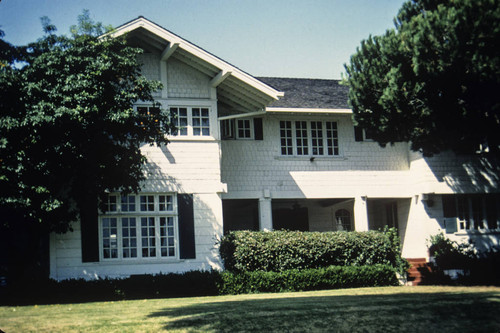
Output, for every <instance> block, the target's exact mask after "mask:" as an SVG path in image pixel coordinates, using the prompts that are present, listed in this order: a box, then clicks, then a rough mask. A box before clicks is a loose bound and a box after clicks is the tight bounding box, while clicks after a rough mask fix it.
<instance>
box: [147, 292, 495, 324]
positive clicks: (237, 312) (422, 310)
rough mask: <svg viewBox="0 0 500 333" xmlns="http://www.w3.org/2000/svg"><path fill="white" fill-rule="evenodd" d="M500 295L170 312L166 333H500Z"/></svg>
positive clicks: (330, 300)
mask: <svg viewBox="0 0 500 333" xmlns="http://www.w3.org/2000/svg"><path fill="white" fill-rule="evenodd" d="M498 313H500V294H499V293H498V292H484V293H463V292H462V293H452V292H439V293H418V292H416V293H407V294H397V295H353V296H324V297H306V296H304V297H302V296H299V297H283V298H278V299H252V300H244V301H223V300H222V301H221V302H210V303H199V304H195V305H191V306H185V307H177V308H175V307H174V308H168V309H165V310H164V311H160V312H155V313H151V314H150V315H149V317H164V318H165V320H166V322H167V323H166V325H165V329H167V330H174V329H178V330H182V329H187V330H193V331H227V332H238V331H255V332H258V331H273V332H275V331H286V332H290V331H296V332H303V331H329V332H332V331H334V332H339V331H340V332H344V331H345V332H388V331H389V332H391V331H404V330H407V331H409V332H429V331H431V330H437V331H439V332H457V331H459V332H470V331H474V332H478V331H479V332H483V331H484V332H499V331H500V317H499V316H498Z"/></svg>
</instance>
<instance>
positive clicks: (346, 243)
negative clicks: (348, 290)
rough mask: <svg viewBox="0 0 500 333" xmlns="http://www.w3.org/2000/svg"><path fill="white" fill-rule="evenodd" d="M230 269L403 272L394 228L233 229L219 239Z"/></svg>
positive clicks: (248, 270) (221, 251) (224, 260)
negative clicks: (378, 267)
mask: <svg viewBox="0 0 500 333" xmlns="http://www.w3.org/2000/svg"><path fill="white" fill-rule="evenodd" d="M220 254H221V257H222V260H223V262H224V267H225V269H226V270H228V271H231V272H253V271H266V272H283V271H286V270H290V269H299V270H301V269H311V268H321V267H329V266H366V265H368V266H370V265H376V264H381V265H389V266H391V267H393V268H395V269H396V271H397V272H398V273H404V272H405V271H406V270H407V269H408V267H409V265H408V262H407V261H406V260H405V259H403V258H402V257H401V246H400V240H399V237H398V236H397V231H396V230H395V229H387V230H385V231H383V232H382V231H367V232H346V231H338V232H300V231H267V232H266V231H233V232H230V233H228V234H227V235H225V236H224V237H223V238H222V239H221V242H220Z"/></svg>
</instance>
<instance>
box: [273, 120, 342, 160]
mask: <svg viewBox="0 0 500 333" xmlns="http://www.w3.org/2000/svg"><path fill="white" fill-rule="evenodd" d="M280 143H281V155H300V156H304V155H314V156H325V155H329V156H336V155H339V154H340V151H339V140H338V129H337V122H334V121H294V122H292V121H280Z"/></svg>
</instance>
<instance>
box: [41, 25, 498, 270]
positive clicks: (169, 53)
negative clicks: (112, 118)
mask: <svg viewBox="0 0 500 333" xmlns="http://www.w3.org/2000/svg"><path fill="white" fill-rule="evenodd" d="M125 33H127V36H128V37H127V38H128V40H129V42H130V44H132V45H135V46H139V47H141V48H143V49H144V51H145V52H144V54H143V55H141V56H140V61H141V62H142V64H143V74H144V75H145V76H146V77H148V78H150V79H155V80H161V81H162V82H163V84H164V88H163V90H161V91H158V92H157V93H156V95H155V98H156V99H157V101H158V102H160V103H161V105H162V107H163V108H164V109H167V110H169V111H170V113H171V114H172V115H175V121H176V125H177V126H178V130H177V132H176V133H173V135H172V136H171V137H170V138H169V139H170V143H169V144H168V145H167V146H162V147H155V146H148V145H146V146H144V147H143V148H142V149H143V152H144V154H145V155H146V156H147V159H148V164H147V166H146V167H145V172H146V173H147V180H146V181H145V182H144V184H143V189H142V192H141V193H138V194H134V195H127V196H122V195H120V193H111V194H110V195H109V197H108V202H107V203H106V211H105V212H102V213H101V214H100V215H99V220H98V221H97V222H96V225H95V226H90V227H89V226H87V227H86V230H82V228H81V227H80V225H79V223H75V224H74V226H73V227H74V231H73V232H69V233H66V234H62V235H57V234H52V235H51V239H50V275H51V277H52V278H55V279H66V278H78V277H83V278H96V277H105V276H108V277H121V276H129V275H132V274H148V273H152V274H154V273H160V272H163V273H167V272H182V271H188V270H193V269H212V268H214V269H221V268H222V263H221V260H220V257H219V254H218V249H217V241H218V239H220V237H221V236H222V234H223V233H224V232H225V231H229V230H238V229H251V230H272V229H281V228H284V229H292V230H303V231H336V230H345V231H352V230H357V231H365V230H376V229H379V228H382V227H384V226H386V225H387V226H393V227H397V228H398V230H399V235H400V236H401V239H402V243H403V256H404V257H406V258H426V257H427V256H428V254H427V244H426V240H427V239H428V238H429V237H430V235H434V234H437V233H439V232H443V233H446V234H447V235H449V236H450V237H452V238H454V239H469V238H471V239H474V240H475V241H476V242H477V244H478V246H479V247H481V248H490V247H492V246H498V245H499V232H500V195H499V185H500V180H499V175H500V172H499V171H500V169H499V167H498V165H497V164H494V163H492V162H491V160H488V159H486V158H481V157H478V156H473V157H471V156H456V155H454V154H452V153H444V154H441V155H439V156H435V157H433V158H423V157H422V156H421V155H420V154H419V153H415V152H411V151H410V149H409V145H408V144H407V143H396V144H395V145H393V146H388V147H386V148H381V147H380V146H379V145H378V144H377V143H376V142H373V141H372V140H370V136H369V133H367V132H365V131H364V130H362V129H359V128H356V127H355V126H354V125H353V122H352V111H351V110H350V109H349V107H348V104H347V92H348V91H347V89H348V88H347V87H346V86H342V85H340V84H339V82H338V81H336V80H316V79H290V78H270V77H262V78H256V77H253V76H251V75H249V74H247V73H245V72H243V71H242V70H240V69H238V68H237V67H235V66H233V65H231V64H229V63H227V62H225V61H224V60H222V59H220V58H218V57H216V56H214V55H212V54H210V53H208V52H207V51H205V50H203V49H201V48H199V47H197V46H196V45H194V44H192V43H190V42H188V41H186V40H184V39H182V38H181V37H179V36H177V35H175V34H173V33H171V32H170V31H168V30H166V29H164V28H162V27H160V26H158V25H157V24H155V23H153V22H151V21H148V20H147V19H145V18H143V17H139V18H137V19H135V20H133V21H131V22H128V23H126V24H124V25H122V26H120V27H118V28H117V29H116V30H115V31H114V32H113V34H115V35H122V34H125ZM136 107H137V108H145V109H144V111H147V108H148V107H150V105H147V104H141V103H138V104H137V105H136ZM89 228H90V229H91V230H89Z"/></svg>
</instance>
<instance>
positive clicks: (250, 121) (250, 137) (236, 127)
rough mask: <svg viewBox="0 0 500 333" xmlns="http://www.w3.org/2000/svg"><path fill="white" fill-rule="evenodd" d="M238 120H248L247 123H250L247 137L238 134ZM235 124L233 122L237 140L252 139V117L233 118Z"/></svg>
mask: <svg viewBox="0 0 500 333" xmlns="http://www.w3.org/2000/svg"><path fill="white" fill-rule="evenodd" d="M240 121H248V123H249V124H250V127H249V131H250V136H249V137H241V136H240V126H239V124H238V123H239V122H240ZM234 122H235V124H234V130H235V132H236V133H235V136H236V139H238V140H253V139H254V127H253V126H254V125H253V119H246V118H244V119H235V120H234Z"/></svg>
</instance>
